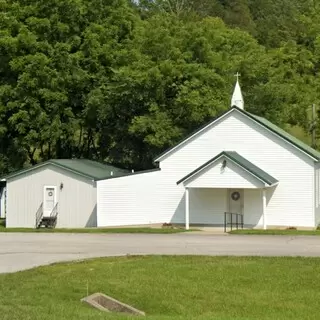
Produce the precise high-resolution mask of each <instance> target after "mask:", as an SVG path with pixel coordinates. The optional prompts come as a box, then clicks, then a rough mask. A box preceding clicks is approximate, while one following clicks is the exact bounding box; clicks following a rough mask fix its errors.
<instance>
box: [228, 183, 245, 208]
mask: <svg viewBox="0 0 320 320" xmlns="http://www.w3.org/2000/svg"><path fill="white" fill-rule="evenodd" d="M242 209H243V190H242V189H231V190H229V212H231V213H243V212H242Z"/></svg>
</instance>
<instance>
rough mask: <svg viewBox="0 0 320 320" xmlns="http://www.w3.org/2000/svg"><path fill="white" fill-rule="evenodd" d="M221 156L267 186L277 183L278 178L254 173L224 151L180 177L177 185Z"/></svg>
mask: <svg viewBox="0 0 320 320" xmlns="http://www.w3.org/2000/svg"><path fill="white" fill-rule="evenodd" d="M221 157H225V158H227V159H228V160H230V161H232V162H233V163H234V164H235V165H237V166H238V167H240V168H242V169H243V170H245V171H246V172H248V173H249V174H250V175H251V176H253V177H255V178H256V179H257V180H259V181H261V182H262V183H263V184H264V185H265V186H266V185H268V186H269V187H271V186H273V185H276V184H278V183H279V181H278V180H276V179H275V180H276V182H271V181H269V180H268V179H265V178H263V177H261V176H259V175H257V174H256V173H254V172H252V171H251V170H250V169H249V168H247V167H245V166H243V165H242V164H241V163H239V162H238V161H236V160H235V159H233V158H232V157H231V156H230V155H229V154H228V153H226V152H224V151H223V152H221V153H219V154H218V155H217V156H215V157H214V158H212V159H211V160H209V161H207V162H206V163H204V164H203V165H202V166H200V167H199V168H197V169H196V170H194V171H192V172H191V173H190V174H188V175H186V176H184V177H183V178H182V179H180V180H179V181H177V185H179V184H181V183H183V182H186V181H188V180H189V179H191V178H192V177H193V176H195V175H196V174H198V173H200V172H201V171H203V170H204V169H205V168H207V167H208V166H210V165H212V164H213V163H215V162H216V161H217V160H219V159H220V158H221Z"/></svg>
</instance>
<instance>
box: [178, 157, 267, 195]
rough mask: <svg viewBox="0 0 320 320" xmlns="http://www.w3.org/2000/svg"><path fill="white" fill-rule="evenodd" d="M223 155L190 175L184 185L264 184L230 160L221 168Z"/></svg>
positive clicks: (244, 185) (245, 185)
mask: <svg viewBox="0 0 320 320" xmlns="http://www.w3.org/2000/svg"><path fill="white" fill-rule="evenodd" d="M223 160H224V157H222V158H221V159H219V160H217V161H216V162H215V163H213V164H212V165H209V166H208V167H207V168H205V169H204V170H202V171H201V172H199V173H198V174H196V175H194V176H192V177H190V178H189V179H188V180H187V181H185V183H184V185H185V186H186V187H188V188H235V189H237V188H240V189H243V188H261V187H263V186H264V184H263V183H262V182H261V181H260V180H258V179H257V178H255V177H253V176H252V175H251V174H250V173H249V172H247V171H245V170H244V169H242V168H241V167H239V166H238V165H236V164H234V163H233V162H232V161H231V160H226V161H227V162H226V167H225V168H222V164H223Z"/></svg>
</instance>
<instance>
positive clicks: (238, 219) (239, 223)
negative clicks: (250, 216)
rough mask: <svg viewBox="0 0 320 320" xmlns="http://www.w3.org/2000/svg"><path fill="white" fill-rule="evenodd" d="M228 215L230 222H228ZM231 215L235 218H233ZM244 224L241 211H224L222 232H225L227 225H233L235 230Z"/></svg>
mask: <svg viewBox="0 0 320 320" xmlns="http://www.w3.org/2000/svg"><path fill="white" fill-rule="evenodd" d="M228 217H230V222H228ZM233 217H235V219H234V220H233ZM243 225H244V219H243V214H242V213H235V212H225V213H224V232H227V226H230V227H231V231H232V227H233V226H235V227H236V228H237V230H238V229H239V226H240V227H241V229H243Z"/></svg>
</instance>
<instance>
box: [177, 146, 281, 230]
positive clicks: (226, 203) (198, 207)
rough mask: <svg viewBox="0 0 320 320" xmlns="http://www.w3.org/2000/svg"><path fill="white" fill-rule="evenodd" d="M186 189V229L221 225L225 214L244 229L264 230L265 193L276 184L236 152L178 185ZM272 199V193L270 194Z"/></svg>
mask: <svg viewBox="0 0 320 320" xmlns="http://www.w3.org/2000/svg"><path fill="white" fill-rule="evenodd" d="M177 184H183V186H184V188H185V197H184V198H185V227H186V229H189V227H190V223H192V224H207V225H212V226H221V227H222V226H223V225H224V214H225V212H229V213H234V214H241V215H243V218H244V221H243V222H244V225H245V226H246V227H251V228H252V227H260V228H263V229H266V228H267V224H268V222H267V217H266V213H267V195H268V189H271V188H274V187H276V186H277V185H278V180H276V179H275V178H274V177H272V176H271V175H269V174H268V173H267V172H265V171H264V170H262V169H261V168H259V167H257V166H256V165H254V164H253V163H252V162H250V161H248V160H247V159H245V158H244V157H242V156H241V155H239V154H238V153H237V152H235V151H223V152H221V153H220V154H218V155H217V156H216V157H214V158H213V159H211V160H209V161H208V162H206V163H205V164H203V165H202V166H200V167H199V168H197V169H196V170H194V171H193V172H191V173H189V174H188V175H187V176H185V177H184V178H182V179H181V180H179V181H178V182H177ZM270 196H272V192H270Z"/></svg>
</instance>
